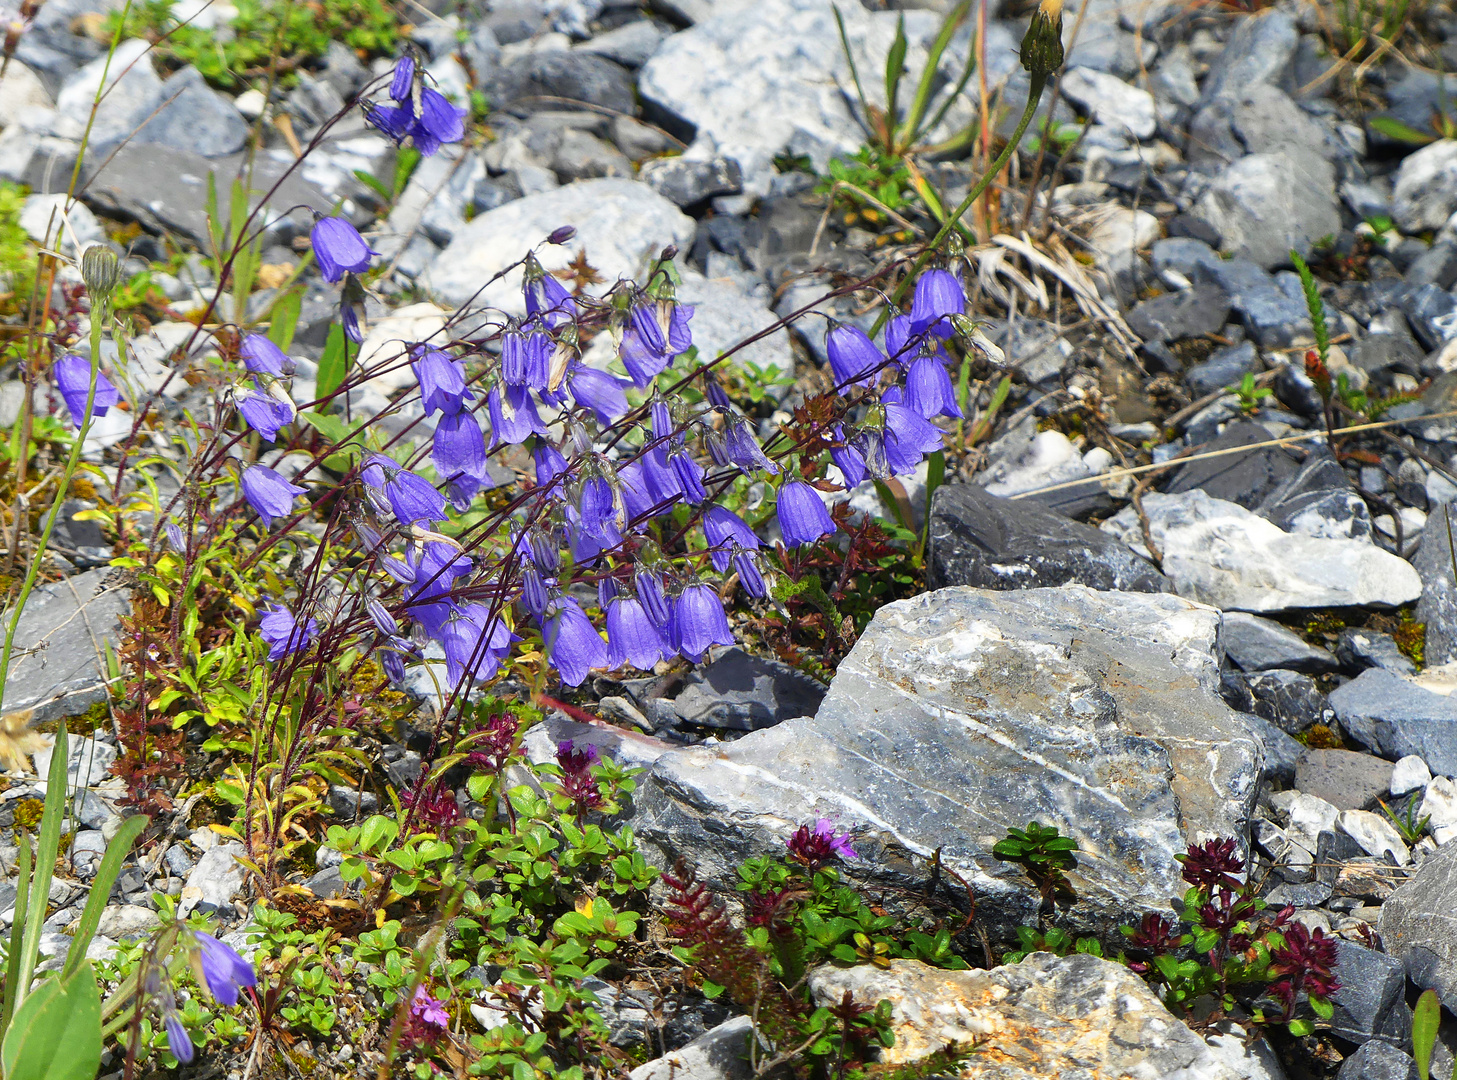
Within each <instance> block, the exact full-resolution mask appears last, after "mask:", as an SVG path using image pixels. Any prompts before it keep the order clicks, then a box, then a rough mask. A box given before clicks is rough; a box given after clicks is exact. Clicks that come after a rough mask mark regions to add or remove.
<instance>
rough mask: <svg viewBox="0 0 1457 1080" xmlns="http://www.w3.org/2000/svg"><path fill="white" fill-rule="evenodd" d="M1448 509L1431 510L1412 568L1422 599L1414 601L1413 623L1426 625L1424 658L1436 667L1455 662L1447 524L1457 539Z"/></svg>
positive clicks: (1456, 599)
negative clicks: (1417, 576) (1420, 586)
mask: <svg viewBox="0 0 1457 1080" xmlns="http://www.w3.org/2000/svg"><path fill="white" fill-rule="evenodd" d="M1454 516H1457V515H1453V513H1452V508H1451V506H1450V505H1449V506H1441V507H1438V508H1436V509H1434V510H1433V511H1432V513H1431V516H1430V517H1429V518H1427V527H1426V528H1425V529H1423V530H1422V542H1421V546H1420V547H1418V548H1417V553H1416V555H1415V557H1413V558H1412V561H1411V562H1412V565H1413V566H1415V567H1416V569H1417V573H1418V574H1420V575H1421V578H1422V597H1421V599H1420V600H1418V601H1417V608H1416V620H1417V622H1421V623H1426V624H1427V642H1426V647H1425V651H1424V657H1425V659H1426V662H1427V663H1428V664H1431V665H1433V666H1436V665H1438V664H1445V663H1448V662H1449V661H1452V660H1457V583H1454V581H1457V567H1454V566H1453V563H1452V546H1451V544H1450V543H1449V541H1448V539H1447V528H1448V525H1449V523H1450V525H1451V528H1452V534H1453V535H1454V536H1457V521H1454V520H1452V518H1453V517H1454Z"/></svg>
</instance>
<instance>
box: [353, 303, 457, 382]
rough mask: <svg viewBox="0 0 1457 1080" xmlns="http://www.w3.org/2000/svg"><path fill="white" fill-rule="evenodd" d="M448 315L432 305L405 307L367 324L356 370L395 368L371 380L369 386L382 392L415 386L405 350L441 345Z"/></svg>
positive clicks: (443, 310) (423, 304)
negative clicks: (430, 343)
mask: <svg viewBox="0 0 1457 1080" xmlns="http://www.w3.org/2000/svg"><path fill="white" fill-rule="evenodd" d="M447 315H449V312H447V311H446V310H445V309H444V308H442V307H438V306H436V305H435V304H431V303H420V304H407V305H406V306H404V307H402V308H396V309H395V310H394V311H392V312H390V313H389V314H388V315H386V316H385V317H384V318H381V319H375V320H374V321H373V322H372V323H370V324H369V332H368V333H367V334H365V335H364V343H363V344H362V345H360V346H359V360H358V362H357V364H358V366H359V367H360V368H361V369H362V368H365V367H368V366H370V365H371V364H379V365H381V366H390V367H394V370H391V371H384V372H381V373H380V374H379V375H376V376H375V377H374V378H372V379H370V380H369V383H370V385H371V386H373V387H376V388H378V389H380V390H382V391H389V390H404V389H406V388H408V387H412V386H414V385H415V376H414V373H413V372H411V371H410V365H409V364H407V363H405V353H406V350H407V349H408V347H409V346H411V345H415V344H419V343H420V342H427V341H428V342H433V343H434V344H436V345H443V344H444V343H445V319H446V316H447ZM395 365H399V366H398V367H395Z"/></svg>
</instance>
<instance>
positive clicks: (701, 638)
mask: <svg viewBox="0 0 1457 1080" xmlns="http://www.w3.org/2000/svg"><path fill="white" fill-rule="evenodd" d="M668 631H669V637H668V640H669V641H670V642H671V643H672V645H673V647H674V648H675V649H677V650H678V652H680V653H682V654H683V655H684V656H685V657H687V658H688V659H689V660H691V661H693V663H695V664H696V663H698V662H699V661H700V660H701V659H703V654H704V653H706V652H707V651H708V647H709V646H710V645H732V644H733V643H734V635H733V631H731V630H730V629H729V624H728V616H727V615H725V614H724V610H723V601H722V600H720V599H719V598H718V592H717V590H715V589H714V587H713V586H712V585H705V584H704V583H702V582H695V583H694V584H692V585H689V586H687V587H686V588H685V589H684V590H683V591H682V592H681V593H679V594H678V598H677V599H676V600H674V601H673V618H672V621H671V622H670V623H669V624H668Z"/></svg>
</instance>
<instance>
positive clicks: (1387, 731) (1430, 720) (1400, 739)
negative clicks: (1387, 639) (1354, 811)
mask: <svg viewBox="0 0 1457 1080" xmlns="http://www.w3.org/2000/svg"><path fill="white" fill-rule="evenodd" d="M1330 703H1331V708H1333V709H1335V711H1336V718H1337V719H1338V720H1339V721H1340V724H1341V728H1342V730H1344V731H1345V732H1346V733H1347V734H1349V735H1350V736H1351V737H1352V738H1353V739H1355V740H1356V741H1357V742H1359V743H1360V744H1361V745H1362V746H1364V747H1366V748H1367V749H1369V750H1371V751H1372V752H1373V753H1377V754H1380V755H1381V756H1382V757H1384V758H1388V759H1390V760H1392V761H1395V760H1396V759H1398V758H1403V757H1406V756H1407V755H1408V754H1416V755H1417V756H1418V757H1420V758H1421V759H1422V760H1423V761H1425V762H1426V763H1427V765H1428V766H1430V768H1431V770H1432V772H1433V773H1434V774H1436V775H1445V776H1452V775H1454V774H1457V701H1453V700H1452V699H1451V698H1450V697H1447V696H1445V695H1443V694H1434V693H1433V692H1432V691H1430V690H1428V689H1426V688H1425V687H1422V686H1418V685H1417V684H1416V683H1414V682H1411V681H1410V680H1408V679H1404V678H1402V677H1401V676H1400V675H1398V674H1396V673H1395V672H1392V671H1387V670H1386V669H1385V668H1368V669H1367V670H1365V671H1363V672H1361V674H1360V675H1359V676H1357V677H1356V678H1354V679H1352V680H1351V681H1350V682H1348V683H1346V684H1345V685H1343V686H1338V687H1336V688H1335V689H1334V690H1332V691H1331V695H1330Z"/></svg>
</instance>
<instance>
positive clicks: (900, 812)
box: [635, 586, 1260, 933]
mask: <svg viewBox="0 0 1457 1080" xmlns="http://www.w3.org/2000/svg"><path fill="white" fill-rule="evenodd" d="M1218 626H1219V616H1218V613H1217V612H1215V611H1213V610H1212V609H1210V608H1206V607H1203V606H1201V605H1198V604H1193V603H1190V602H1188V601H1185V600H1181V599H1179V598H1177V597H1174V596H1169V595H1165V594H1147V593H1100V592H1095V591H1093V590H1092V589H1088V588H1085V587H1082V586H1067V587H1064V588H1060V589H1030V590H1026V591H1021V592H990V591H984V590H980V589H973V588H966V587H959V588H948V589H941V590H939V591H937V592H932V593H926V594H923V595H922V596H919V597H916V598H914V599H910V600H903V601H899V602H897V603H894V604H889V605H887V606H886V607H884V608H882V609H881V610H880V611H879V612H878V613H877V614H876V616H875V618H874V620H872V622H871V624H870V627H869V628H868V629H867V630H866V632H865V633H864V634H863V635H862V636H861V638H860V640H859V642H858V643H857V644H856V646H855V648H854V649H853V650H852V651H851V653H850V655H849V656H848V657H847V658H846V659H845V660H844V661H843V662H842V663H841V665H840V668H839V671H838V673H837V674H836V677H835V680H834V682H833V683H832V685H831V687H830V692H829V694H828V696H827V697H826V698H825V701H824V704H823V705H821V707H820V709H819V711H818V712H817V713H816V715H815V716H814V717H812V718H811V717H804V718H801V719H795V720H789V721H786V722H784V723H782V724H780V725H778V726H777V727H774V728H770V729H767V730H763V731H757V732H753V733H751V734H749V735H746V736H745V737H743V738H742V739H739V740H737V741H735V742H733V743H729V744H727V745H722V746H716V747H711V748H710V747H694V748H690V749H685V750H678V751H674V752H671V753H667V754H664V755H662V756H661V757H660V758H658V760H657V761H656V762H655V764H654V765H653V768H652V770H651V772H650V773H649V775H648V777H647V778H646V780H645V782H644V783H643V784H642V785H641V786H640V787H639V790H638V794H637V816H636V818H635V822H636V828H637V831H638V835H639V836H640V837H641V838H642V839H643V841H644V843H645V844H646V845H647V847H648V849H649V850H650V851H653V852H654V853H655V857H656V858H658V859H659V860H661V861H662V862H664V863H666V864H669V865H671V864H672V863H673V862H675V861H676V860H677V859H679V858H680V857H681V858H685V859H687V860H689V861H690V862H691V863H692V864H693V865H694V866H695V868H696V869H697V871H698V873H699V875H700V876H701V877H702V878H704V879H705V880H707V881H709V882H711V883H714V884H716V885H718V886H719V887H722V888H730V889H731V888H732V887H733V883H734V882H735V881H736V880H737V875H736V870H735V868H736V867H737V865H738V863H739V862H740V861H741V860H742V859H743V858H745V857H747V856H750V855H754V854H759V853H764V852H772V851H782V850H783V844H784V841H785V839H786V838H787V837H788V836H789V835H790V834H791V833H792V832H793V831H794V829H796V828H797V827H798V826H799V825H800V824H803V823H806V822H813V821H815V820H816V819H818V818H822V817H823V818H829V819H830V820H832V821H835V822H836V823H837V824H838V825H839V826H840V827H842V828H848V829H850V830H852V832H853V833H854V834H855V836H856V846H857V848H858V849H859V851H860V852H861V854H862V860H861V861H860V862H858V863H856V864H854V865H853V866H852V867H851V868H850V869H851V870H852V872H855V873H865V874H867V875H868V876H870V877H872V878H873V879H875V880H877V881H880V882H887V883H888V882H894V883H898V884H902V885H910V884H911V883H912V882H919V883H921V884H922V885H923V884H924V877H923V875H924V862H920V863H919V864H914V863H913V862H912V860H911V858H910V857H911V856H916V857H918V858H919V859H921V860H924V859H926V858H928V857H929V856H930V855H931V854H932V853H933V852H934V851H936V850H937V849H938V848H939V849H941V858H942V861H943V863H944V864H945V865H947V866H949V867H950V868H952V869H954V870H955V871H956V872H957V873H959V874H961V875H962V876H963V877H965V878H966V880H967V881H968V882H969V883H970V884H971V886H972V888H973V889H974V890H975V892H976V895H977V897H978V918H979V919H982V920H984V921H985V922H986V924H987V925H988V927H989V928H990V929H993V930H994V931H996V932H1007V931H1009V929H1010V927H1012V926H1015V925H1020V924H1021V923H1023V922H1024V921H1026V920H1027V919H1029V918H1031V917H1033V916H1034V915H1035V912H1036V910H1037V907H1038V897H1037V895H1036V890H1035V889H1034V887H1033V885H1032V883H1031V882H1030V881H1029V880H1028V878H1027V877H1026V876H1025V875H1024V874H1023V873H1022V871H1021V870H1020V869H1019V868H1018V867H1016V866H1013V865H1011V864H1009V863H1005V862H1002V861H1001V860H999V859H996V858H995V857H993V856H992V854H991V848H992V846H993V845H994V844H995V843H996V842H997V841H998V840H1000V839H1002V838H1003V836H1004V835H1005V834H1006V830H1007V828H1008V826H1011V825H1017V826H1021V827H1025V826H1026V824H1027V822H1028V821H1031V820H1037V821H1040V822H1042V823H1043V824H1045V825H1056V826H1057V827H1058V828H1059V829H1061V830H1062V832H1063V834H1064V835H1067V836H1071V837H1073V838H1075V839H1076V840H1077V841H1078V847H1079V849H1080V852H1079V855H1078V866H1077V869H1076V870H1075V871H1074V872H1073V874H1072V883H1073V886H1074V888H1075V890H1076V892H1077V895H1078V899H1077V902H1076V903H1075V904H1074V905H1073V906H1072V907H1071V909H1070V910H1069V911H1068V912H1067V913H1066V920H1067V921H1066V923H1064V924H1063V925H1068V926H1075V927H1078V928H1080V929H1086V930H1097V931H1102V932H1105V933H1106V932H1111V931H1112V930H1114V928H1116V927H1117V926H1118V925H1120V924H1121V923H1126V922H1129V921H1130V920H1136V919H1137V917H1138V913H1139V912H1141V911H1149V910H1155V909H1163V908H1166V907H1167V905H1168V902H1169V899H1170V898H1171V897H1175V896H1178V895H1181V894H1182V892H1183V885H1182V882H1181V881H1180V877H1179V869H1180V868H1179V864H1178V863H1177V862H1176V861H1175V860H1174V856H1175V855H1176V854H1179V853H1180V852H1182V851H1183V850H1184V847H1185V845H1186V844H1187V843H1189V842H1190V841H1195V840H1202V839H1207V838H1210V837H1215V836H1240V835H1244V834H1245V831H1246V827H1247V819H1248V814H1249V810H1250V806H1251V803H1252V799H1253V797H1254V789H1255V784H1256V781H1257V780H1258V777H1259V772H1260V750H1259V747H1258V745H1257V743H1256V741H1255V739H1254V738H1253V737H1252V736H1251V734H1250V733H1249V731H1248V729H1247V728H1246V726H1245V724H1244V722H1243V720H1241V719H1240V718H1239V717H1238V716H1237V715H1236V714H1234V713H1233V712H1231V711H1230V709H1229V708H1228V706H1226V705H1225V704H1224V702H1223V700H1222V699H1221V698H1220V697H1219V695H1218V693H1217V686H1218V662H1217V660H1216V658H1215V649H1216V647H1217V635H1218ZM1061 917H1062V916H1060V918H1061Z"/></svg>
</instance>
